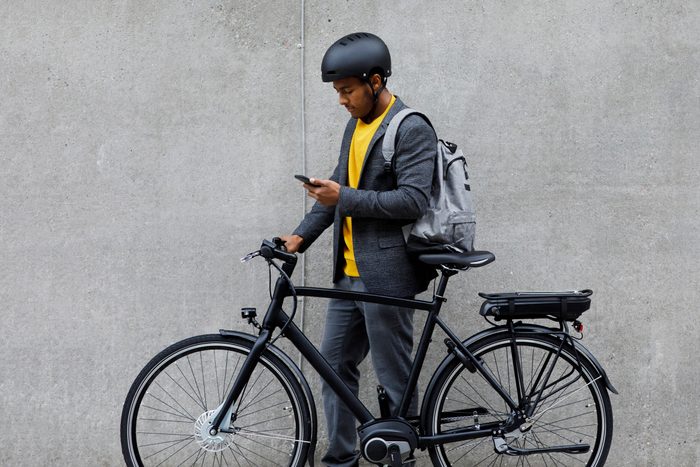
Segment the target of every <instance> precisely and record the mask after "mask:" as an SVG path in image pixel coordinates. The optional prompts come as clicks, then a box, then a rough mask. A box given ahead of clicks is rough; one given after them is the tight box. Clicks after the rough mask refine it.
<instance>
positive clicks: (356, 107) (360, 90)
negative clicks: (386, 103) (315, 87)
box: [333, 77, 374, 118]
mask: <svg viewBox="0 0 700 467" xmlns="http://www.w3.org/2000/svg"><path fill="white" fill-rule="evenodd" d="M333 88H334V89H335V90H336V92H337V93H338V103H339V104H340V105H342V106H343V107H345V108H346V109H347V111H348V112H350V115H352V117H353V118H362V117H364V116H366V115H367V114H368V113H369V112H370V111H371V110H372V105H373V104H374V97H373V96H372V92H371V91H370V87H369V86H368V85H367V83H366V82H364V81H362V80H361V79H360V78H356V77H350V78H343V79H338V80H335V81H333Z"/></svg>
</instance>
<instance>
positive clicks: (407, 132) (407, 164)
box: [338, 115, 437, 219]
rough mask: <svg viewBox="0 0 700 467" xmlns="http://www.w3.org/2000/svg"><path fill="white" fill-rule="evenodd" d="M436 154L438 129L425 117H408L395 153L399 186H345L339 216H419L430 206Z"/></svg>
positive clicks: (401, 127) (414, 217) (383, 217)
mask: <svg viewBox="0 0 700 467" xmlns="http://www.w3.org/2000/svg"><path fill="white" fill-rule="evenodd" d="M378 144H379V143H378ZM436 157H437V136H436V135H435V131H434V130H433V129H432V127H431V126H430V125H428V123H427V122H426V121H425V120H424V119H423V118H422V117H420V116H417V115H415V116H414V115H412V116H409V117H407V118H406V120H404V121H403V122H402V123H401V126H400V127H399V131H398V136H397V142H396V152H395V153H394V172H395V174H396V189H394V190H389V191H374V190H356V189H353V188H350V187H347V186H342V187H341V188H340V199H339V200H338V209H339V212H340V215H341V216H352V217H371V218H378V219H417V218H418V217H420V216H421V214H422V213H423V212H424V211H425V210H426V209H427V207H428V203H429V200H430V190H431V188H432V182H433V170H434V167H435V160H436Z"/></svg>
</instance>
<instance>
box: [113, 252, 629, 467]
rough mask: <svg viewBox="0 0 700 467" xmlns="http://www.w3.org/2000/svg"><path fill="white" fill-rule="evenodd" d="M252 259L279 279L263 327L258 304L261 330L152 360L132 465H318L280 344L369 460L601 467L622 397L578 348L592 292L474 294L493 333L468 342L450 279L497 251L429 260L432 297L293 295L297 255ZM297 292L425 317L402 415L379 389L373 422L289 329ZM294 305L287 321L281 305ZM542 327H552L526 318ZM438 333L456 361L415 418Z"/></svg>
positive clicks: (217, 337) (302, 383) (135, 407)
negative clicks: (340, 407) (454, 324)
mask: <svg viewBox="0 0 700 467" xmlns="http://www.w3.org/2000/svg"><path fill="white" fill-rule="evenodd" d="M255 256H261V257H262V258H264V259H265V260H266V261H267V262H268V264H269V267H270V268H275V269H276V270H277V271H279V277H278V278H277V280H276V282H275V287H274V293H272V294H271V302H270V304H269V306H268V309H267V312H266V313H265V316H264V318H263V321H262V323H259V322H258V321H257V313H256V310H255V309H253V308H244V309H243V310H242V317H243V318H244V319H246V320H247V321H248V323H250V324H251V325H253V326H255V328H257V330H258V335H257V336H255V335H252V334H247V333H242V332H238V331H230V330H220V331H219V334H211V335H203V336H196V337H191V338H188V339H185V340H183V341H181V342H178V343H175V344H173V345H171V346H170V347H168V348H167V349H165V350H163V351H162V352H160V353H159V354H158V355H156V356H155V357H154V358H153V359H152V360H151V361H150V362H149V363H148V364H147V365H146V367H145V368H144V369H143V370H142V371H141V372H140V374H139V375H138V377H137V378H136V380H135V381H134V383H133V385H132V386H131V389H130V391H129V393H128V396H127V398H126V401H125V403H124V408H123V412H122V418H121V441H122V451H123V454H124V458H125V460H126V463H127V464H128V465H130V466H142V465H144V466H145V465H148V466H151V465H153V466H156V465H158V466H160V465H218V466H221V465H231V466H233V465H235V466H243V465H255V466H271V465H287V466H301V465H304V463H306V462H309V465H313V459H314V450H315V446H316V424H317V420H316V408H315V403H314V398H313V395H312V393H311V390H310V388H309V385H308V383H307V381H306V378H305V377H304V375H303V374H302V373H301V371H300V370H299V368H298V367H297V365H296V364H295V363H294V362H293V361H292V360H291V359H290V358H289V357H288V356H287V355H286V354H285V353H284V352H283V351H282V350H280V348H279V347H277V346H275V345H274V343H275V342H276V340H277V339H278V338H279V337H281V336H284V337H285V338H286V339H288V340H289V341H290V342H291V343H292V344H293V345H294V347H296V348H297V349H298V350H299V352H300V353H301V355H303V356H304V357H305V358H306V360H307V361H308V362H309V363H310V365H311V366H312V367H313V368H314V369H315V370H316V372H317V373H318V374H319V375H320V376H321V377H322V378H323V379H324V380H325V381H326V382H327V383H328V384H329V385H330V386H331V387H332V388H333V390H334V391H335V392H336V393H337V394H338V395H339V396H340V397H341V399H342V400H343V401H344V402H345V403H346V404H347V406H348V407H349V408H350V410H351V411H352V412H353V414H354V415H355V417H356V418H357V420H358V421H359V423H360V426H359V428H358V434H359V440H360V451H361V453H362V456H363V457H364V458H365V459H366V460H367V461H369V462H371V463H374V464H377V465H389V466H391V467H398V466H412V465H415V462H416V461H415V457H414V453H416V451H417V450H421V451H422V450H428V453H429V456H430V459H431V461H432V463H433V465H436V466H451V465H454V466H464V465H483V466H496V465H498V466H503V465H516V466H517V465H528V466H529V465H544V466H561V465H566V466H568V465H587V466H602V465H604V463H605V460H606V457H607V455H608V451H609V449H610V444H611V440H612V429H613V425H612V407H611V404H610V397H609V394H608V391H610V392H613V393H615V394H617V390H616V389H615V388H614V387H613V385H612V383H611V382H610V380H609V378H608V376H607V375H606V372H605V370H604V369H603V367H602V366H601V365H600V363H599V362H598V361H597V360H596V359H595V357H594V356H593V355H592V354H591V353H590V352H589V351H588V350H587V349H586V348H585V347H584V346H583V345H582V344H580V342H579V340H580V338H581V337H582V324H581V323H580V321H578V318H579V317H580V315H581V314H582V313H583V312H584V311H586V310H587V309H588V308H589V307H590V295H591V294H592V292H591V291H590V290H582V291H572V292H550V293H501V294H480V295H481V296H482V297H483V298H484V299H485V300H484V302H483V304H482V306H481V310H480V313H481V315H483V317H484V318H485V319H486V320H487V321H488V322H489V323H490V324H491V327H490V328H488V329H486V330H483V331H481V332H478V333H477V334H475V335H473V336H471V337H469V338H468V339H466V340H464V341H462V340H461V339H460V338H459V337H458V336H457V335H455V333H454V332H453V331H452V330H451V329H450V328H449V327H448V326H447V324H446V323H445V322H443V321H442V320H441V319H440V317H439V313H440V309H441V306H442V304H443V303H444V301H445V298H444V295H445V290H446V288H447V282H448V279H449V278H450V277H451V276H453V275H455V274H457V273H458V272H459V271H460V270H467V269H470V268H476V267H480V266H484V265H486V264H488V263H490V262H492V261H494V260H495V257H494V255H493V254H492V253H490V252H487V251H474V252H467V253H457V252H455V253H439V254H435V253H433V254H425V255H421V256H420V257H419V259H420V260H421V261H422V262H423V263H425V264H427V265H431V266H432V267H434V268H436V269H439V270H440V272H441V274H440V277H439V280H438V282H437V287H436V289H435V291H434V293H433V297H432V300H431V301H425V300H413V299H403V298H396V297H389V296H384V295H376V294H370V293H357V292H347V291H340V290H334V289H325V288H315V287H295V286H294V285H293V283H292V281H291V279H290V276H291V275H292V272H293V271H294V267H295V265H296V261H297V257H296V255H295V254H291V253H289V252H287V251H285V249H284V247H283V245H282V242H281V241H279V239H274V241H268V240H265V241H263V243H262V245H261V247H260V249H259V250H257V251H255V252H253V253H250V254H249V255H247V256H246V257H245V258H242V259H241V261H248V260H250V259H252V258H253V257H255ZM278 261H279V262H280V264H281V266H280V264H278ZM270 270H271V271H272V269H270ZM270 284H272V275H270ZM299 296H308V297H322V298H333V297H337V298H345V299H351V300H358V301H366V302H376V303H385V304H391V305H399V306H403V307H411V308H414V309H416V310H423V311H427V312H428V317H427V319H426V323H425V325H424V328H423V330H422V335H421V337H420V342H419V344H418V347H417V349H416V355H415V358H414V362H413V365H412V369H411V372H410V376H409V381H408V384H407V385H406V389H405V392H404V394H403V398H402V401H401V403H400V407H399V411H398V413H396V414H390V413H388V412H389V410H388V403H387V401H386V395H385V394H384V393H383V391H382V388H381V387H378V398H379V407H380V412H381V415H380V416H379V417H375V416H374V415H372V413H370V411H369V410H368V409H367V407H366V406H365V405H364V404H363V403H362V402H361V401H360V400H359V399H358V398H357V397H355V395H354V394H353V393H352V392H351V390H350V389H349V388H348V387H347V386H346V385H345V384H344V383H343V382H342V381H341V380H340V378H339V377H338V375H337V374H336V373H335V372H334V371H333V370H332V369H331V367H330V366H329V365H328V363H327V362H326V361H325V359H324V358H323V357H322V356H321V354H320V353H319V351H318V350H317V349H316V348H315V347H314V346H313V344H312V343H311V342H310V341H309V340H308V339H307V338H306V336H305V335H304V333H303V332H302V331H301V330H300V329H299V328H298V327H297V326H296V325H295V323H294V322H293V318H294V315H295V312H296V308H297V297H299ZM288 297H291V299H292V300H291V302H292V311H291V312H290V314H289V315H288V314H287V313H286V312H285V311H284V310H283V309H282V305H283V302H284V300H285V298H288ZM541 319H547V320H551V321H554V322H555V323H557V324H556V325H555V326H552V327H549V326H545V325H543V324H533V323H526V322H523V321H522V320H541ZM497 321H499V322H501V324H499V323H498V322H497ZM436 326H437V327H439V328H440V329H442V331H443V332H444V333H445V334H446V335H447V338H446V339H445V340H444V344H445V348H446V350H447V352H448V355H447V356H446V357H445V358H444V360H443V361H442V363H441V364H440V365H439V366H438V367H437V369H436V371H435V373H434V374H433V375H432V378H431V379H430V382H429V384H428V385H427V388H426V391H425V394H424V396H423V401H422V404H421V408H420V412H419V414H418V415H417V416H408V410H409V404H410V400H411V397H412V395H413V392H414V391H415V388H416V384H417V381H418V377H419V374H420V372H421V370H422V366H423V362H424V359H425V356H426V353H427V351H428V347H429V345H430V343H431V338H432V336H433V331H434V330H435V328H436ZM569 326H572V327H573V329H574V330H575V331H577V332H578V333H581V335H580V336H574V335H573V334H572V332H571V331H570V330H569ZM276 330H279V333H277V335H276V336H274V337H273V334H274V332H275V331H276Z"/></svg>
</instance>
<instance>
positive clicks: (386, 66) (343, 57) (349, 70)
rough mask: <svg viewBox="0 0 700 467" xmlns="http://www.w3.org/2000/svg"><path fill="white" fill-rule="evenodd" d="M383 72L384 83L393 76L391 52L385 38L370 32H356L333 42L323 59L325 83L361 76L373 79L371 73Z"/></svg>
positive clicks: (322, 68) (322, 73)
mask: <svg viewBox="0 0 700 467" xmlns="http://www.w3.org/2000/svg"><path fill="white" fill-rule="evenodd" d="M374 73H379V75H380V76H381V77H382V82H383V84H386V79H387V78H388V77H389V76H391V55H389V48H388V47H387V46H386V44H385V43H384V41H383V40H381V39H380V38H379V37H377V36H375V35H374V34H370V33H368V32H356V33H353V34H348V35H347V36H345V37H342V38H340V39H338V40H337V41H336V42H335V43H334V44H333V45H331V46H330V47H329V48H328V50H327V51H326V54H325V55H324V56H323V61H322V62H321V79H323V82H324V83H328V82H329V81H335V80H337V79H343V78H347V77H350V76H357V77H359V78H361V79H363V80H364V81H367V82H369V78H370V74H374Z"/></svg>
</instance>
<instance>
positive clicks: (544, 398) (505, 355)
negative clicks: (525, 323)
mask: <svg viewBox="0 0 700 467" xmlns="http://www.w3.org/2000/svg"><path fill="white" fill-rule="evenodd" d="M510 343H511V336H510V335H509V334H506V333H497V334H492V335H487V336H484V337H482V338H480V339H477V340H476V341H475V342H473V343H471V344H470V345H469V346H468V348H469V351H470V352H472V353H473V354H474V355H475V356H477V357H480V358H481V360H482V361H483V363H484V365H485V366H486V367H487V368H488V369H489V370H490V372H491V373H492V374H493V375H494V377H495V378H496V379H497V380H498V381H499V384H501V386H503V388H504V389H505V390H506V392H508V393H509V394H510V396H511V397H512V398H513V400H515V401H518V396H517V389H516V385H515V377H514V373H513V358H512V353H511V347H510ZM516 343H517V349H518V354H519V357H520V358H519V360H520V366H521V368H522V373H523V381H524V387H525V388H526V391H525V393H526V394H527V395H530V396H534V394H535V392H536V391H535V386H537V388H538V389H539V388H543V387H544V386H545V385H544V384H543V383H542V381H543V379H544V378H543V376H544V375H546V373H547V372H548V371H549V367H550V366H551V367H552V368H553V371H552V373H551V378H550V379H549V382H550V383H552V385H551V387H548V388H544V389H543V390H542V391H541V392H542V395H541V402H540V404H538V407H537V408H535V409H534V413H533V414H532V415H533V416H532V417H531V419H532V420H534V424H533V425H532V428H531V429H530V430H529V431H527V432H525V433H524V434H523V433H515V434H516V435H519V436H520V437H519V438H517V437H513V438H509V439H508V441H509V445H512V446H514V447H516V448H520V449H533V448H546V447H553V446H557V447H560V446H564V445H576V444H578V445H582V444H587V445H588V446H590V449H589V451H588V452H587V453H583V454H572V453H566V452H550V453H538V454H529V455H526V456H512V455H506V454H502V453H498V452H497V451H496V450H495V446H494V442H493V438H492V436H487V437H483V438H477V439H472V440H466V441H460V442H455V443H450V444H445V445H435V446H431V447H430V448H429V452H430V457H431V460H432V462H433V465H435V466H441V467H448V466H461V465H484V466H496V465H497V466H519V465H528V466H536V465H537V466H568V465H571V466H583V465H586V466H589V467H601V466H603V465H604V464H605V460H606V458H607V455H608V451H609V449H610V444H611V441H612V431H613V418H612V407H611V404H610V397H609V395H608V392H607V390H606V388H605V385H604V382H603V379H602V377H601V375H600V374H599V373H598V371H597V370H596V368H595V367H594V366H593V365H592V364H591V363H590V362H589V361H588V360H586V359H583V358H580V360H579V361H580V365H578V364H577V358H576V355H575V351H574V350H573V349H572V347H571V346H570V345H564V346H563V348H562V351H561V354H560V356H559V358H558V359H555V358H554V357H555V356H556V353H557V351H558V349H559V348H560V346H561V343H562V341H561V339H559V338H557V337H554V336H549V335H545V334H538V333H528V334H520V335H517V337H516ZM547 356H549V359H547ZM537 375H541V377H540V380H539V381H538V379H537ZM429 390H430V393H429V394H428V395H427V397H426V401H427V402H426V404H427V406H426V407H427V410H425V411H424V412H423V413H424V419H426V418H427V420H426V424H425V425H424V427H425V431H426V432H427V434H428V435H437V434H441V433H447V432H454V431H456V430H460V431H461V430H474V429H478V427H483V426H484V425H486V424H488V423H492V422H493V423H497V422H501V421H503V420H505V419H506V418H507V417H508V416H509V415H510V409H509V407H508V406H507V404H506V403H505V401H504V400H503V398H502V397H501V396H500V395H499V394H498V393H497V392H496V391H495V390H494V389H493V387H491V386H490V385H489V383H488V382H487V381H486V379H485V378H484V377H483V376H482V375H481V374H480V373H478V372H476V373H472V372H470V371H469V369H467V368H466V367H465V366H464V365H463V364H462V362H461V361H459V359H457V358H455V357H453V356H450V357H447V358H446V359H445V360H444V361H443V364H442V365H441V366H440V367H439V368H438V370H437V371H436V373H435V375H434V376H433V379H432V382H431V384H430V385H429ZM526 397H527V396H526ZM533 399H534V397H533ZM531 400H532V399H531ZM486 426H488V425H486Z"/></svg>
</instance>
